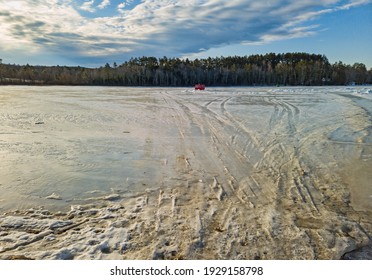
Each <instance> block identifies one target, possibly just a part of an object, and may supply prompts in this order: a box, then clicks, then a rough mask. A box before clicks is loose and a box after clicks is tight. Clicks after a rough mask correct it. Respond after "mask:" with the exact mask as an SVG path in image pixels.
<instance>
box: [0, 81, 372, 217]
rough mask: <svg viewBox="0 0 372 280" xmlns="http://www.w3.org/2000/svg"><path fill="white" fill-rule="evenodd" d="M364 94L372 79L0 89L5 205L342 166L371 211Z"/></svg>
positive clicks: (368, 107)
mask: <svg viewBox="0 0 372 280" xmlns="http://www.w3.org/2000/svg"><path fill="white" fill-rule="evenodd" d="M371 95H372V93H371V87H369V88H368V87H362V88H360V87H350V88H345V87H338V88H331V87H325V88H316V87H315V88H209V89H207V90H206V91H204V92H197V93H195V92H194V91H193V90H190V89H185V88H110V87H107V88H105V87H1V88H0V106H1V111H0V172H1V176H0V190H1V204H0V205H1V208H3V209H8V208H26V207H31V206H33V205H40V204H41V205H45V206H48V207H63V206H66V205H68V204H71V203H83V202H84V201H86V200H90V199H92V198H97V197H102V196H103V197H104V196H107V195H110V194H115V195H119V196H126V195H130V194H131V193H135V192H138V191H143V190H145V189H156V188H160V187H162V186H168V185H172V184H179V183H180V182H183V181H187V180H193V179H201V180H202V179H204V180H211V179H214V178H219V180H220V181H222V182H224V183H225V184H228V181H229V180H231V178H230V177H232V178H234V180H235V181H237V183H238V184H240V185H241V184H242V182H245V181H249V180H250V179H249V176H251V175H252V174H257V172H259V171H260V170H266V171H270V173H271V176H280V174H281V173H283V172H286V170H285V169H290V168H289V166H288V165H290V166H291V168H292V169H293V168H294V169H296V172H298V173H300V172H306V173H310V174H313V175H314V176H315V175H316V174H318V173H319V174H318V175H319V176H320V173H324V174H322V175H321V176H323V177H324V176H326V177H327V176H331V175H330V174H328V175H327V174H326V173H328V172H336V173H337V172H339V173H340V174H341V175H342V176H344V182H345V184H346V185H347V186H348V187H350V188H351V192H352V194H353V199H354V200H353V201H354V202H355V207H356V208H361V209H369V210H371V209H372V207H371V204H372V203H371V201H372V185H371V184H370V182H372V177H371V176H372V175H371V174H372V173H371V172H370V170H371V168H372V136H371V112H372V101H371V99H368V98H370V96H371ZM293 160H296V161H297V163H296V164H295V165H293V166H292V163H290V162H291V161H293ZM191 169H192V171H193V172H194V173H193V174H192V178H189V177H188V176H189V175H190V174H187V173H190V172H189V171H190V170H191ZM302 170H303V171H302ZM293 172H294V171H293V170H291V174H292V173H293ZM186 175H187V176H186ZM323 177H322V178H323ZM247 178H248V179H247ZM248 183H249V182H248ZM322 183H324V182H319V184H322ZM53 198H57V199H53ZM52 199H53V200H52Z"/></svg>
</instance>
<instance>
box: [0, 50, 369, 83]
mask: <svg viewBox="0 0 372 280" xmlns="http://www.w3.org/2000/svg"><path fill="white" fill-rule="evenodd" d="M196 83H203V84H205V85H206V86H264V85H265V86H279V85H280V86H281V85H283V86H320V85H349V84H372V69H369V70H368V69H367V68H366V66H365V65H364V64H363V63H354V64H353V65H347V64H344V63H343V62H341V61H340V62H336V63H334V64H330V63H329V61H328V59H327V57H326V56H324V55H319V54H308V53H282V54H275V53H268V54H265V55H249V56H228V57H215V58H211V57H208V58H205V59H194V60H190V59H187V58H184V59H181V58H168V57H163V58H156V57H137V58H131V59H130V60H129V61H126V62H124V63H122V64H120V65H118V64H117V63H113V64H112V65H110V64H109V63H106V65H104V66H101V67H97V68H86V67H80V66H77V67H70V66H31V65H28V64H27V65H15V64H5V63H2V60H1V59H0V84H1V85H12V84H13V85H99V86H174V87H178V86H180V87H184V86H193V85H194V84H196Z"/></svg>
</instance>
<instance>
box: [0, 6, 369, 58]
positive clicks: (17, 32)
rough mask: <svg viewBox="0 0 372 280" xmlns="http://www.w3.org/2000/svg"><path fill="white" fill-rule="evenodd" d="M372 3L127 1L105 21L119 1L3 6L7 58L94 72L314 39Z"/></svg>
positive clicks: (0, 37) (0, 36) (1, 36)
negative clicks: (48, 59) (328, 18)
mask: <svg viewBox="0 0 372 280" xmlns="http://www.w3.org/2000/svg"><path fill="white" fill-rule="evenodd" d="M371 2H372V1H369V0H351V1H339V0H323V1H319V0H316V1H314V0H302V1H297V0H271V1H270V0H268V1H256V0H230V1H224V0H182V1H181V0H161V1H156V0H142V1H133V0H127V1H120V2H116V3H115V6H114V7H116V8H117V9H118V11H117V12H116V14H114V15H111V16H107V13H106V14H105V16H103V14H102V15H100V11H101V10H102V11H103V9H105V8H107V9H108V7H109V5H112V6H113V5H114V3H113V1H109V0H103V1H94V0H92V1H72V0H32V1H21V0H19V1H4V0H0V11H1V12H0V25H1V27H2V32H1V33H0V41H1V42H3V43H2V44H0V56H3V54H6V53H8V54H9V53H11V52H15V51H16V50H17V51H19V49H22V50H23V51H24V52H28V54H30V53H32V54H34V55H37V54H38V53H40V54H43V53H45V52H48V53H49V54H54V55H55V56H57V57H60V58H61V59H62V58H63V59H64V60H67V59H70V60H71V61H75V63H79V61H84V62H85V61H91V62H92V63H93V64H94V63H100V62H101V61H104V60H106V61H112V60H113V59H116V60H118V59H121V60H125V59H127V58H129V57H131V56H139V55H151V56H163V55H166V56H182V55H185V54H194V53H198V52H200V51H202V50H208V49H211V48H217V47H220V46H227V45H230V44H260V43H265V42H271V41H276V40H283V39H288V38H298V37H306V36H312V35H314V34H316V33H317V32H319V31H320V30H321V28H324V27H322V26H319V25H318V24H317V23H316V19H317V18H319V17H320V16H324V15H326V14H329V13H334V12H337V11H338V10H341V9H349V8H351V7H354V6H359V5H365V4H368V3H371ZM79 3H80V4H79ZM81 10H83V11H85V12H90V13H93V14H92V15H94V17H84V16H83V14H81V13H80V11H81ZM314 21H315V23H314ZM24 55H26V54H24ZM80 59H81V60H80Z"/></svg>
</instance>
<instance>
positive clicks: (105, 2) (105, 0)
mask: <svg viewBox="0 0 372 280" xmlns="http://www.w3.org/2000/svg"><path fill="white" fill-rule="evenodd" d="M110 4H111V3H110V0H103V1H102V2H101V4H99V5H98V6H97V8H98V9H101V10H102V9H104V8H106V7H107V6H109V5H110Z"/></svg>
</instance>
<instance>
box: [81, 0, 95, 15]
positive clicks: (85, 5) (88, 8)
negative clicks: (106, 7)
mask: <svg viewBox="0 0 372 280" xmlns="http://www.w3.org/2000/svg"><path fill="white" fill-rule="evenodd" d="M93 5H94V0H91V1H86V2H84V3H83V5H81V6H80V10H83V11H86V12H90V13H94V12H95V11H96V9H95V8H94V7H93Z"/></svg>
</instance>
